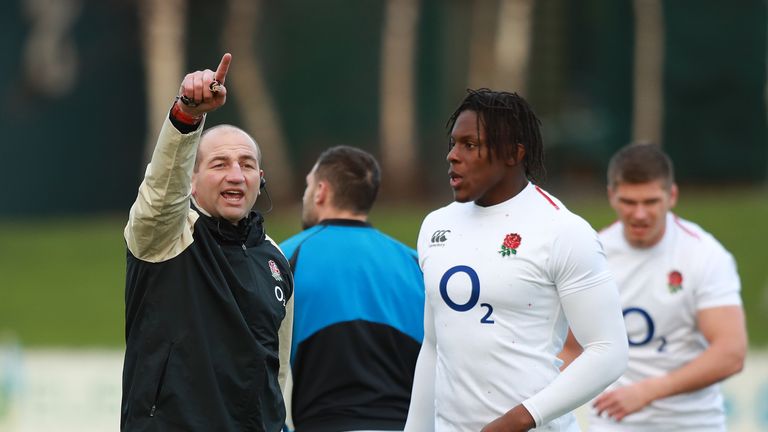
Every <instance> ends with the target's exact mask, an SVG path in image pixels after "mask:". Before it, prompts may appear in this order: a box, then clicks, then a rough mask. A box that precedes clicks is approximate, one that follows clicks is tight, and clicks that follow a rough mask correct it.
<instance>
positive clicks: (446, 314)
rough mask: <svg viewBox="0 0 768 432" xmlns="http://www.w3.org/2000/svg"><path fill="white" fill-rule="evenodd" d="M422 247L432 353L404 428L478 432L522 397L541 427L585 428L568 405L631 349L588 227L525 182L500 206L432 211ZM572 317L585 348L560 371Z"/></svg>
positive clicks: (605, 379) (607, 377)
mask: <svg viewBox="0 0 768 432" xmlns="http://www.w3.org/2000/svg"><path fill="white" fill-rule="evenodd" d="M418 252H419V262H420V265H421V267H422V270H423V271H424V281H425V289H426V304H425V335H426V336H425V341H428V340H429V339H432V340H434V341H435V344H434V346H435V350H436V352H435V355H432V356H426V355H425V356H424V357H429V361H430V362H431V363H433V364H429V365H425V364H423V363H424V362H425V361H426V360H425V359H423V358H422V356H420V357H419V365H417V370H416V375H417V376H416V381H415V384H414V391H413V395H412V402H411V412H409V418H408V424H407V426H406V430H409V431H410V430H412V431H418V432H425V431H430V430H435V431H437V432H446V431H451V432H452V431H467V432H470V431H471V432H477V431H478V430H480V429H481V428H482V427H483V426H485V425H486V424H488V423H489V422H491V421H493V420H495V419H496V418H498V417H499V416H501V415H503V414H504V413H505V412H507V411H508V410H510V409H511V408H513V407H514V406H516V405H517V404H519V403H524V405H525V407H526V408H527V409H528V411H530V412H531V414H532V415H533V417H534V419H535V420H536V424H537V426H538V428H537V429H536V430H537V431H538V430H548V431H578V430H579V428H578V425H577V424H576V422H575V419H574V417H573V415H571V414H569V412H570V411H571V410H572V409H574V408H576V407H577V406H579V405H580V404H582V403H584V402H586V401H587V400H589V399H590V398H591V397H593V396H594V395H596V394H598V393H599V392H600V391H601V390H603V389H604V388H605V387H606V386H607V385H608V384H609V383H610V382H612V381H613V380H614V379H616V378H617V377H618V376H619V375H620V374H621V372H622V371H623V370H624V366H625V362H626V349H627V348H626V335H625V333H624V332H625V329H624V326H623V323H622V319H621V312H620V305H619V299H618V291H617V289H616V286H615V283H614V281H613V278H612V276H611V275H610V273H609V271H608V270H607V266H606V262H605V256H604V254H603V252H602V248H601V246H600V243H599V241H598V238H597V234H596V233H595V231H594V230H593V229H592V228H591V227H590V226H589V224H587V223H586V222H585V221H584V220H583V219H581V218H580V217H578V216H576V215H574V214H573V213H571V212H570V211H568V210H567V209H566V208H565V207H564V206H563V204H562V203H561V202H560V201H558V200H557V199H555V198H552V197H551V196H549V195H548V194H547V193H545V192H544V191H542V190H541V189H539V188H538V187H537V186H534V185H532V184H529V185H528V186H527V187H526V188H525V189H524V190H523V191H521V192H520V193H519V194H518V195H516V196H515V197H513V198H511V199H510V200H508V201H506V202H503V203H500V204H498V205H494V206H490V207H480V206H477V205H475V204H474V203H453V204H450V205H448V206H446V207H444V208H442V209H439V210H436V211H434V212H432V213H431V214H429V215H428V216H427V217H426V219H425V220H424V223H423V224H422V227H421V231H420V233H419V238H418ZM566 316H567V318H566ZM569 322H570V325H571V326H572V327H573V329H574V334H576V335H577V338H578V337H579V336H581V338H580V339H583V340H582V342H584V341H586V342H587V345H589V347H587V349H586V350H585V353H587V354H586V355H582V356H580V357H579V358H578V359H577V360H576V361H574V363H573V364H572V365H571V366H570V367H569V368H568V369H567V370H566V371H565V372H564V373H563V374H560V372H559V367H560V365H561V361H560V360H559V359H558V358H557V354H558V353H559V352H560V350H561V349H562V346H563V342H564V340H565V337H566V334H567V330H568V325H569ZM427 348H429V347H427ZM425 349H426V348H425V347H422V353H424V350H425ZM430 374H431V375H430ZM433 391H434V393H433ZM433 395H434V396H433ZM432 397H434V404H433V405H434V406H431V405H432V403H431V401H432V400H431V398H432ZM425 400H429V403H427V402H425ZM432 408H434V409H432ZM429 411H432V412H429ZM430 416H433V418H427V417H430Z"/></svg>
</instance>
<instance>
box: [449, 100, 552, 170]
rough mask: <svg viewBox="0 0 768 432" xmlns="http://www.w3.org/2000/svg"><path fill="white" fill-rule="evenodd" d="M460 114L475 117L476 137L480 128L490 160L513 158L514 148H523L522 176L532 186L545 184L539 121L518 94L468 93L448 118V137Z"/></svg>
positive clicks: (542, 145)
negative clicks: (471, 112)
mask: <svg viewBox="0 0 768 432" xmlns="http://www.w3.org/2000/svg"><path fill="white" fill-rule="evenodd" d="M463 111H474V112H476V113H477V118H478V124H477V131H478V136H479V135H480V126H481V124H482V126H483V127H484V128H485V136H486V141H487V143H488V147H489V150H490V151H489V152H488V158H489V159H490V160H493V157H494V155H495V156H497V157H504V158H508V157H514V156H515V155H516V154H517V152H516V147H517V146H516V145H515V144H522V145H523V147H524V148H525V156H524V157H523V167H524V168H525V176H526V177H527V178H528V180H530V181H531V182H532V183H535V184H539V183H540V182H541V181H543V180H544V177H545V176H546V171H545V169H544V144H543V142H542V139H541V130H540V129H539V128H540V126H541V121H540V120H539V119H538V118H537V117H536V114H535V113H534V112H533V108H531V106H530V105H528V102H526V101H525V99H523V98H522V97H521V96H519V95H518V94H517V93H509V92H505V91H493V90H490V89H487V88H480V89H476V90H473V89H467V96H466V97H465V98H464V100H463V101H462V102H461V104H460V105H459V107H458V108H456V111H454V112H453V114H451V117H450V118H449V119H448V123H447V124H446V127H447V129H448V134H449V135H450V133H451V130H452V129H453V126H454V124H456V119H458V118H459V115H460V114H461V113H462V112H463ZM449 146H450V144H449ZM449 150H450V147H449Z"/></svg>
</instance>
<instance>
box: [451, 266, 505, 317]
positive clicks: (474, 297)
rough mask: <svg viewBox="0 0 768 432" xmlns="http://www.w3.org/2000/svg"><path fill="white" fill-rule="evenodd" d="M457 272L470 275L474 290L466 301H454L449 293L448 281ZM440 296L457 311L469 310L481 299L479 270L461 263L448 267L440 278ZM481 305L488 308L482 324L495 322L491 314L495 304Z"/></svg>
mask: <svg viewBox="0 0 768 432" xmlns="http://www.w3.org/2000/svg"><path fill="white" fill-rule="evenodd" d="M457 273H464V274H466V275H467V276H469V281H470V283H471V286H472V290H471V292H470V294H469V299H468V300H467V301H466V302H465V303H456V302H455V301H453V299H452V298H451V296H450V295H448V281H449V280H450V279H451V277H452V276H454V275H455V274H457ZM440 297H442V298H443V301H444V302H445V304H447V305H448V307H449V308H451V309H453V310H455V311H456V312H467V311H469V310H470V309H472V308H473V307H475V305H477V302H478V301H479V300H480V278H479V277H478V276H477V272H476V271H475V270H474V269H473V268H472V267H469V266H464V265H459V266H455V267H451V268H450V269H448V271H447V272H445V274H444V275H443V277H442V278H440ZM480 307H482V308H485V309H486V313H485V315H484V316H483V317H482V318H480V323H482V324H494V322H495V321H493V319H491V314H492V313H493V306H491V305H490V304H488V303H481V304H480Z"/></svg>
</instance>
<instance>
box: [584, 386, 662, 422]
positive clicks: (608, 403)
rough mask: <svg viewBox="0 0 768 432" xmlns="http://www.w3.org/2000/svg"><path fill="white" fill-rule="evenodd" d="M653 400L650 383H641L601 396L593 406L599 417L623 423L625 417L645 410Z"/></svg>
mask: <svg viewBox="0 0 768 432" xmlns="http://www.w3.org/2000/svg"><path fill="white" fill-rule="evenodd" d="M653 399H654V397H653V392H652V389H651V387H650V385H649V383H648V382H646V381H640V382H638V383H635V384H632V385H629V386H626V387H619V388H617V389H615V390H611V391H607V392H605V393H603V394H601V395H600V396H598V397H597V399H595V403H594V405H593V406H594V408H595V410H597V415H598V416H600V415H603V414H605V415H606V416H608V417H611V418H613V419H614V420H616V421H621V419H623V418H624V417H626V416H628V415H630V414H632V413H634V412H637V411H640V410H641V409H643V408H644V407H645V406H646V405H648V404H649V403H651V402H652V401H653Z"/></svg>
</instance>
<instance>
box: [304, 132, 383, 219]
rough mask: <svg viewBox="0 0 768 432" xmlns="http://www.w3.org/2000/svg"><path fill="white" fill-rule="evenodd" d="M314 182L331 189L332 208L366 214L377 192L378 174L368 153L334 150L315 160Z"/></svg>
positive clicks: (347, 148) (379, 174)
mask: <svg viewBox="0 0 768 432" xmlns="http://www.w3.org/2000/svg"><path fill="white" fill-rule="evenodd" d="M315 180H317V181H320V180H324V181H327V182H328V183H329V184H330V185H331V187H332V188H333V191H334V193H333V201H332V204H333V205H334V206H335V207H337V208H339V209H343V210H349V211H352V212H355V213H365V214H367V213H368V212H369V211H370V210H371V208H372V207H373V203H374V201H376V195H377V194H378V192H379V184H380V183H381V170H380V169H379V163H378V162H377V161H376V158H374V157H373V155H371V154H370V153H368V152H366V151H364V150H361V149H359V148H355V147H350V146H336V147H331V148H329V149H328V150H326V151H324V152H323V153H322V154H321V155H320V157H319V158H318V159H317V166H316V168H315Z"/></svg>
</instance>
